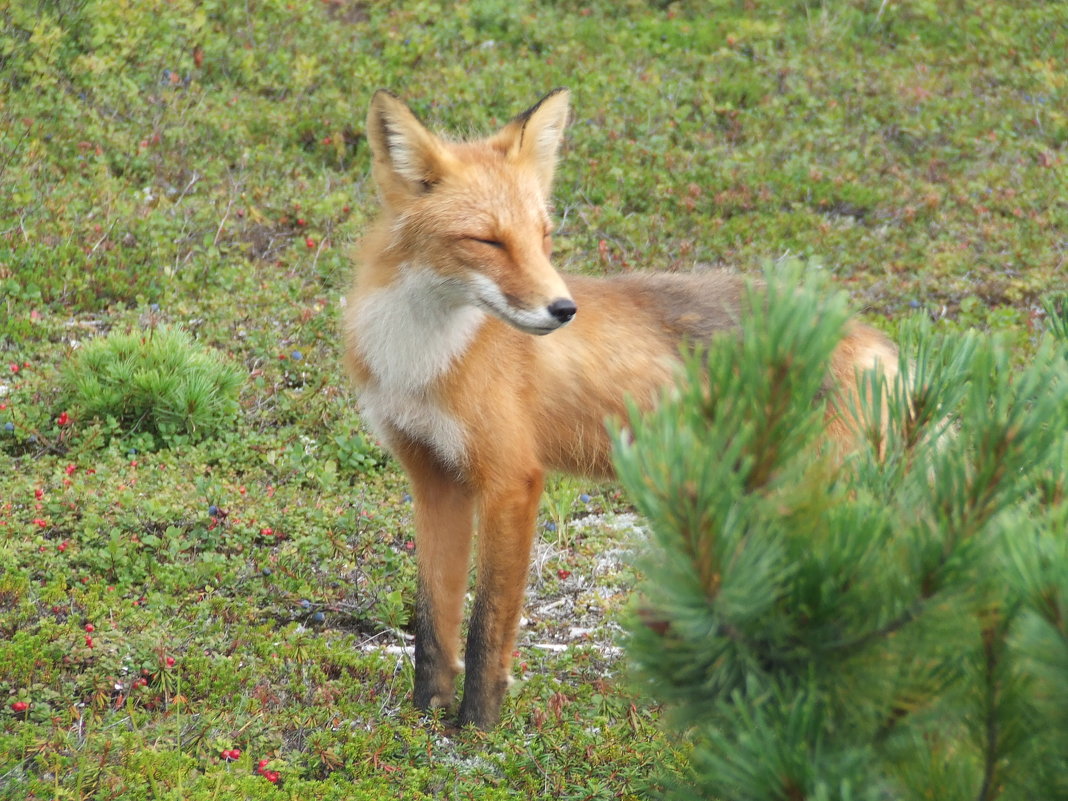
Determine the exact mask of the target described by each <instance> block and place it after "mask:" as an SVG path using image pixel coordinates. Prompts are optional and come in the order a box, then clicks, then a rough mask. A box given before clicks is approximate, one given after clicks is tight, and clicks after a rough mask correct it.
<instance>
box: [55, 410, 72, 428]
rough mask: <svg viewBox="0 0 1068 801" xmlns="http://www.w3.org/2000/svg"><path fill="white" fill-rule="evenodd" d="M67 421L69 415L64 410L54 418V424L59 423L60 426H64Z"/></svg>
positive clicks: (68, 420)
mask: <svg viewBox="0 0 1068 801" xmlns="http://www.w3.org/2000/svg"><path fill="white" fill-rule="evenodd" d="M69 422H70V415H69V414H67V413H66V412H63V413H62V414H60V415H59V417H57V418H56V424H57V425H60V426H65V425H67V423H69Z"/></svg>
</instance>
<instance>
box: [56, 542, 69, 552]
mask: <svg viewBox="0 0 1068 801" xmlns="http://www.w3.org/2000/svg"><path fill="white" fill-rule="evenodd" d="M67 547H68V546H67V541H66V540H64V541H63V542H61V543H60V544H59V545H57V546H56V549H57V550H58V551H59V552H60V553H63V551H65V550H67Z"/></svg>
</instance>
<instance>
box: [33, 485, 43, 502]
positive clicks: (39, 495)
mask: <svg viewBox="0 0 1068 801" xmlns="http://www.w3.org/2000/svg"><path fill="white" fill-rule="evenodd" d="M33 497H34V498H36V499H37V500H41V498H43V497H44V490H43V489H41V488H40V487H38V488H37V489H35V490H34V491H33Z"/></svg>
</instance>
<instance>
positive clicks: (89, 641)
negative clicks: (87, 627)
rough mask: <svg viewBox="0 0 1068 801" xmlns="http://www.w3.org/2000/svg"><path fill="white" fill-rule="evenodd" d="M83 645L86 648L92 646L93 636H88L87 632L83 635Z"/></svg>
mask: <svg viewBox="0 0 1068 801" xmlns="http://www.w3.org/2000/svg"><path fill="white" fill-rule="evenodd" d="M85 645H86V647H88V648H92V647H93V638H92V637H90V636H89V635H88V634H86V635H85Z"/></svg>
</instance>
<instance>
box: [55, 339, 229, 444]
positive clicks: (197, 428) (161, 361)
mask: <svg viewBox="0 0 1068 801" xmlns="http://www.w3.org/2000/svg"><path fill="white" fill-rule="evenodd" d="M61 382H62V390H61V394H62V396H63V400H64V402H65V406H64V408H69V409H70V410H71V413H72V414H73V415H74V416H75V419H79V420H88V419H90V418H98V419H100V420H101V421H103V422H104V424H105V430H106V431H107V433H108V435H109V438H110V437H113V436H127V435H143V437H142V438H143V439H144V440H146V441H145V443H144V444H145V445H146V446H147V447H151V448H158V447H162V446H169V445H173V444H177V443H179V442H193V441H197V440H200V439H203V438H204V437H206V436H212V435H215V434H217V433H219V432H220V431H223V430H224V429H225V428H226V427H227V426H229V425H231V424H232V423H233V421H234V418H235V416H236V414H237V411H238V403H237V393H238V390H239V389H240V388H241V385H242V383H243V382H244V375H243V374H242V371H241V370H240V369H238V368H237V367H236V366H234V365H232V364H228V363H227V362H226V361H224V360H223V358H222V357H220V356H219V355H218V354H217V353H215V352H214V351H212V350H210V349H208V348H206V347H203V346H201V345H198V344H197V343H196V341H194V340H193V338H192V337H191V336H190V335H189V334H188V333H186V332H185V331H183V330H181V329H180V328H171V327H167V326H161V327H159V328H155V329H151V330H147V331H135V332H129V333H111V334H109V335H107V336H105V337H102V338H100V339H96V340H93V341H91V342H89V343H88V344H87V345H85V346H84V347H83V348H81V349H80V350H78V351H77V352H76V353H75V355H74V358H72V359H71V361H70V362H69V363H68V364H67V365H66V366H65V367H64V369H63V370H62V372H61Z"/></svg>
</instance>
